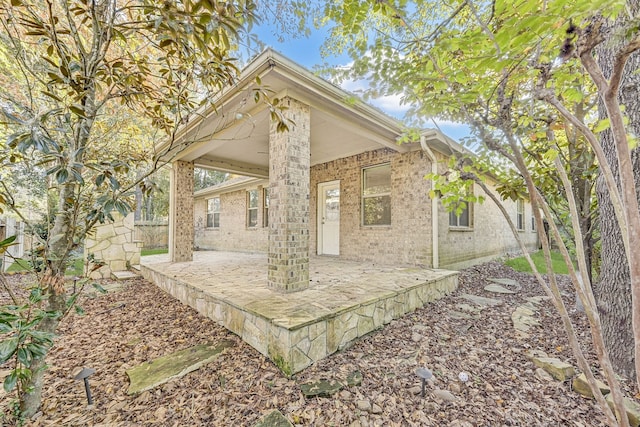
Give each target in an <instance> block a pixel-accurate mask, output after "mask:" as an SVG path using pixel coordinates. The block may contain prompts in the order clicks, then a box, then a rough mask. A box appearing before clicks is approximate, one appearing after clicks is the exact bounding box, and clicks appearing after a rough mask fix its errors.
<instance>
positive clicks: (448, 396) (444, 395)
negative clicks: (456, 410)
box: [433, 389, 458, 402]
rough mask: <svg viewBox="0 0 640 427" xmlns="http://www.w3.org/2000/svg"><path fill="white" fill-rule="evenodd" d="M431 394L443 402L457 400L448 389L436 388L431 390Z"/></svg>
mask: <svg viewBox="0 0 640 427" xmlns="http://www.w3.org/2000/svg"><path fill="white" fill-rule="evenodd" d="M433 395H434V396H435V397H436V399H440V400H444V401H445V402H455V401H456V400H458V398H457V397H455V396H454V395H453V394H452V393H451V392H450V391H447V390H440V389H436V390H434V391H433Z"/></svg>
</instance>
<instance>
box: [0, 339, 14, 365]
mask: <svg viewBox="0 0 640 427" xmlns="http://www.w3.org/2000/svg"><path fill="white" fill-rule="evenodd" d="M17 348H18V338H17V337H14V338H9V339H5V340H3V341H0V364H2V363H4V362H6V361H7V360H9V359H10V358H11V356H13V354H14V353H15V352H16V349H17Z"/></svg>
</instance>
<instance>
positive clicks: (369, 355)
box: [0, 262, 636, 427]
mask: <svg viewBox="0 0 640 427" xmlns="http://www.w3.org/2000/svg"><path fill="white" fill-rule="evenodd" d="M490 277H502V278H513V279H516V280H518V281H519V283H520V284H521V285H522V290H521V291H520V292H518V293H517V294H514V295H496V294H490V293H488V292H486V291H485V290H484V289H483V288H484V286H486V285H487V284H489V282H488V280H487V279H488V278H490ZM10 280H11V281H12V283H14V284H15V286H16V287H21V286H22V287H24V286H26V285H27V284H28V283H29V280H30V279H29V276H28V275H16V276H11V277H10ZM561 284H562V287H563V291H564V293H565V294H566V302H567V304H568V305H570V306H573V293H572V291H571V287H570V284H569V283H568V281H567V280H566V279H563V280H561ZM463 293H472V294H475V295H481V296H485V297H492V298H499V299H502V300H503V301H504V303H503V304H502V305H500V306H497V307H489V308H486V309H484V310H482V311H481V312H480V313H479V318H477V319H456V318H452V317H451V316H449V312H450V310H458V308H456V305H457V304H460V303H464V302H465V301H463V300H462V299H460V298H459V295H461V294H463ZM543 294H544V293H543V291H542V289H541V288H540V287H539V285H538V284H537V283H536V282H535V280H534V279H533V277H532V276H531V275H529V274H525V273H517V272H515V271H513V270H512V269H510V268H508V267H505V266H504V265H502V264H500V263H498V262H490V263H486V264H482V265H480V266H476V267H472V268H469V269H466V270H463V271H462V272H461V275H460V278H459V289H458V290H457V291H456V292H455V293H454V294H453V295H451V296H449V297H447V298H444V299H442V300H440V301H436V302H434V303H431V304H429V305H427V306H426V307H424V308H422V309H419V310H417V311H415V312H413V313H410V314H408V315H406V316H404V317H402V318H400V319H397V320H394V321H392V322H391V323H390V324H389V325H387V326H386V327H385V328H383V329H381V330H378V331H375V332H373V333H372V334H370V335H368V336H366V337H363V338H361V339H359V340H357V341H356V342H355V343H353V345H351V346H350V347H349V348H347V349H345V350H343V351H340V352H338V353H336V354H333V355H331V356H329V357H327V358H326V359H324V360H322V361H320V362H318V363H316V364H314V365H313V366H311V367H309V368H307V369H306V370H304V371H303V372H300V373H298V374H297V375H295V376H294V377H293V378H287V377H286V376H284V375H283V374H282V373H281V372H280V371H279V370H278V369H277V368H276V367H275V365H273V363H271V362H270V361H269V360H268V359H267V358H265V357H264V356H262V355H261V354H259V353H258V352H257V351H256V350H254V349H253V348H252V347H250V346H249V345H248V344H245V343H244V342H242V340H240V339H239V338H238V337H237V336H236V335H234V334H232V333H231V332H229V331H227V330H226V329H225V328H223V327H221V326H219V325H218V324H216V323H215V322H213V321H212V320H209V319H207V318H206V317H203V316H202V315H200V314H198V313H197V312H196V311H195V310H193V309H191V308H189V307H187V306H185V305H183V304H181V303H180V302H178V301H177V300H175V299H174V298H172V297H171V296H169V295H168V294H166V293H164V292H163V291H162V290H160V289H159V288H157V287H155V286H154V285H152V284H150V283H149V282H147V281H145V280H143V279H140V278H138V279H131V280H128V281H126V282H124V286H123V288H122V289H121V290H120V291H117V292H112V293H108V294H106V295H99V294H96V293H95V292H93V291H90V290H87V291H85V292H84V293H83V295H82V297H81V301H80V304H81V306H82V308H83V309H84V311H85V314H84V315H82V316H81V315H78V314H72V315H70V316H69V317H68V318H67V319H65V321H64V323H63V324H62V325H61V327H60V330H59V332H60V336H59V338H58V339H57V341H56V344H55V346H54V347H53V348H52V350H51V352H50V355H49V358H48V363H49V366H50V368H49V370H48V371H47V373H46V376H45V387H44V391H43V404H42V408H41V412H39V413H38V414H36V416H35V417H34V418H33V419H31V420H28V421H27V425H31V426H86V425H89V426H98V425H100V426H146V425H158V426H253V425H254V424H255V423H256V422H258V421H259V420H260V419H261V418H262V417H263V416H265V415H266V414H269V413H270V412H271V411H273V410H275V409H278V410H279V411H280V412H281V413H282V414H284V415H285V416H286V417H287V418H288V419H289V421H291V422H292V423H293V424H294V425H303V426H354V427H355V426H362V427H364V426H459V427H465V426H576V427H580V426H601V425H605V424H604V417H603V416H602V414H601V412H600V410H599V409H598V408H597V406H596V405H595V403H594V401H592V400H589V399H585V398H583V397H581V396H579V395H578V394H577V393H575V392H573V391H572V390H571V384H570V382H569V381H567V382H564V383H563V382H557V381H554V380H548V379H546V378H544V377H542V376H540V375H537V374H536V369H535V366H534V365H533V364H532V363H531V361H530V360H529V359H528V358H527V357H526V356H525V354H524V353H525V351H527V350H530V349H536V350H543V351H545V352H547V353H548V354H549V355H550V356H555V357H559V358H560V359H563V360H567V361H569V362H570V363H573V364H574V365H575V361H574V360H573V356H572V353H571V350H570V348H568V341H567V339H566V337H565V332H564V331H563V329H562V326H561V323H560V321H559V319H558V316H557V315H556V314H555V312H554V310H553V308H552V306H551V303H550V302H548V301H546V302H543V303H542V305H541V311H540V313H539V314H538V319H539V320H540V323H541V326H539V327H535V328H533V329H532V330H531V331H529V337H527V338H522V337H519V336H518V335H517V334H516V331H515V330H514V328H513V325H512V321H511V312H512V311H513V310H514V309H515V307H516V306H518V305H520V304H522V303H524V302H525V298H526V297H529V296H535V295H543ZM572 316H573V320H574V323H575V324H576V327H577V330H578V333H579V335H580V340H581V342H582V344H583V346H584V347H585V348H588V347H589V342H590V338H589V332H588V327H587V324H586V322H585V319H584V316H583V315H582V314H581V313H580V312H578V311H575V310H572ZM221 340H231V341H233V342H234V343H235V345H234V346H233V347H231V348H229V349H227V350H226V351H225V352H224V353H223V354H222V355H221V356H220V357H218V358H217V359H216V360H215V361H213V362H211V363H210V364H208V365H206V366H204V367H202V368H201V369H199V370H197V371H195V372H192V373H190V374H187V375H186V376H185V377H183V378H181V379H178V380H174V381H171V382H169V383H167V384H164V385H161V386H158V387H157V388H155V389H153V390H150V391H146V392H143V393H142V394H140V395H137V396H129V395H128V394H127V388H128V385H129V380H128V377H127V375H126V373H125V371H126V370H127V369H128V368H130V367H133V366H135V365H138V364H140V363H143V362H145V361H149V360H151V359H154V358H157V357H159V356H162V355H165V354H168V353H170V352H174V351H177V350H181V349H184V348H187V347H190V346H193V345H197V344H201V343H205V342H218V341H221ZM588 357H589V360H590V361H591V362H592V365H593V367H594V369H595V370H596V371H597V363H596V362H595V358H594V356H593V355H592V354H588ZM83 366H85V367H90V368H93V369H95V370H96V373H95V374H94V375H93V376H92V377H91V378H90V384H91V390H92V394H93V398H94V405H93V407H90V408H88V407H87V400H86V397H85V392H84V387H83V385H82V383H81V382H78V381H74V380H73V375H72V374H73V372H74V370H76V369H77V368H79V367H83ZM421 366H426V367H428V368H429V369H431V370H432V371H433V372H434V375H435V380H434V381H433V382H432V383H431V384H429V385H428V386H427V395H426V396H425V397H424V398H422V397H421V396H420V394H419V393H418V394H416V393H417V392H418V390H419V385H420V380H419V378H418V377H417V376H416V374H415V371H416V368H418V367H421ZM0 369H5V370H6V369H9V367H8V366H4V367H0ZM354 371H360V372H361V373H362V375H363V381H362V384H361V385H358V386H350V387H345V388H344V389H343V390H341V391H340V392H338V393H336V394H334V395H333V396H331V397H313V398H305V397H304V396H303V394H302V392H301V390H300V384H301V383H304V382H307V381H311V380H314V379H328V380H343V379H344V378H345V377H346V376H347V375H348V374H349V373H352V372H354ZM461 372H464V373H467V374H468V377H469V380H468V381H467V382H461V381H460V379H459V374H460V373H461ZM623 385H624V387H625V388H626V389H627V390H626V391H627V395H634V394H635V393H636V390H635V389H634V388H633V387H634V384H632V383H631V382H625V383H623ZM436 389H440V390H447V391H449V392H451V394H453V395H454V396H455V397H456V400H455V401H448V400H443V399H441V398H438V397H436V396H435V395H434V393H433V392H434V391H435V390H436ZM1 398H2V400H1V401H0V411H1V412H2V413H4V414H8V413H10V405H11V402H12V400H13V399H14V396H12V395H2V396H1ZM369 408H371V409H369ZM0 420H2V418H0ZM2 422H3V423H4V424H5V425H11V424H13V423H15V421H14V420H12V419H11V417H10V416H6V417H5V419H4V420H2Z"/></svg>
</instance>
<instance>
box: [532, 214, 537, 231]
mask: <svg viewBox="0 0 640 427" xmlns="http://www.w3.org/2000/svg"><path fill="white" fill-rule="evenodd" d="M531 231H536V217H535V216H533V215H531Z"/></svg>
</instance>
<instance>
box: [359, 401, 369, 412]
mask: <svg viewBox="0 0 640 427" xmlns="http://www.w3.org/2000/svg"><path fill="white" fill-rule="evenodd" d="M356 408H358V410H360V411H366V412H369V411H371V402H369V400H367V399H364V400H357V401H356Z"/></svg>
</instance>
